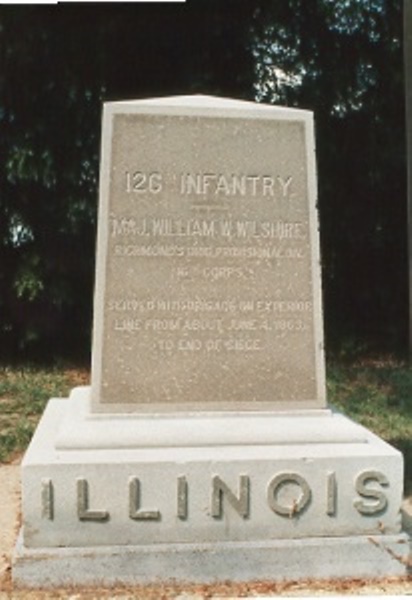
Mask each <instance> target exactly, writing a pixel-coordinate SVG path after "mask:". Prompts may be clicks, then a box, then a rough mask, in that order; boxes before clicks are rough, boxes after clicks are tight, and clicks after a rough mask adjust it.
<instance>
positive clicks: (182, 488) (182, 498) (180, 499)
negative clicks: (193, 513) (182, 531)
mask: <svg viewBox="0 0 412 600" xmlns="http://www.w3.org/2000/svg"><path fill="white" fill-rule="evenodd" d="M187 495H188V486H187V479H186V477H185V476H184V475H181V476H180V477H178V478H177V516H178V517H179V519H181V520H182V521H184V520H186V519H187Z"/></svg>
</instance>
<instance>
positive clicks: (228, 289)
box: [92, 114, 324, 411]
mask: <svg viewBox="0 0 412 600" xmlns="http://www.w3.org/2000/svg"><path fill="white" fill-rule="evenodd" d="M200 123H203V121H202V119H200V120H199V119H198V118H193V119H192V118H191V117H185V118H180V117H179V118H178V117H173V116H166V115H139V114H136V115H130V114H127V115H126V114H124V115H123V114H116V115H114V117H113V127H112V131H113V134H112V136H113V137H112V148H111V155H110V161H109V162H110V179H109V184H108V186H109V187H108V202H107V212H106V215H105V216H104V218H103V219H102V223H103V225H101V224H99V228H101V227H103V230H104V234H103V235H102V239H104V243H105V244H106V249H105V252H106V254H105V258H104V259H103V260H101V261H100V264H101V265H103V266H102V269H104V270H105V276H104V277H103V276H102V284H101V285H100V287H101V286H102V285H103V286H104V287H105V289H104V293H101V292H99V285H97V288H96V289H97V292H96V297H97V298H102V300H99V301H98V308H99V311H100V315H101V318H102V327H101V329H100V330H99V329H96V331H101V337H102V343H100V342H99V343H97V342H96V347H97V349H98V350H97V351H98V352H99V348H100V346H101V347H102V348H103V350H102V352H101V356H99V355H96V354H95V353H94V354H95V355H96V356H98V357H97V358H96V360H95V364H96V365H98V366H97V372H98V373H99V377H100V379H99V385H98V388H97V389H95V387H94V386H92V391H93V406H95V407H97V409H101V410H116V407H117V406H119V408H121V406H122V407H123V408H122V410H126V411H128V410H138V411H142V410H146V408H147V407H148V406H149V405H150V406H154V405H156V406H157V410H166V409H167V405H170V404H173V405H174V407H175V409H177V410H184V409H185V407H184V405H186V408H188V407H189V405H190V406H191V407H192V408H194V409H196V407H197V408H198V409H199V410H212V409H213V407H214V408H218V407H221V408H222V409H224V410H226V409H227V410H236V408H240V407H243V408H245V409H247V410H249V409H250V410H252V409H254V408H258V409H264V408H265V407H267V406H270V408H271V409H276V408H277V407H280V406H281V404H282V403H283V404H284V405H285V404H287V403H289V402H291V401H292V402H293V403H295V404H299V405H300V406H303V405H304V404H305V405H306V406H318V407H319V406H323V405H324V393H323V391H322V390H323V388H322V382H321V383H320V384H319V383H318V375H317V371H316V362H317V360H318V354H319V352H320V348H321V347H322V344H321V340H320V339H319V340H318V339H317V338H318V337H319V332H318V331H317V329H316V327H317V326H316V319H315V315H316V312H317V311H318V310H319V307H318V301H317V300H316V302H314V295H313V294H314V289H315V286H316V285H317V282H316V281H315V279H316V276H317V275H316V273H314V267H315V265H316V261H314V260H313V256H312V255H313V251H312V246H313V239H312V237H313V235H314V231H315V230H314V227H313V223H312V220H313V218H312V217H311V212H313V211H314V204H313V203H314V199H311V198H310V194H309V178H308V167H307V164H306V162H307V152H306V144H307V141H306V137H305V136H306V133H305V125H304V123H303V122H302V121H300V122H298V121H296V122H293V121H283V122H277V121H273V122H272V121H270V120H268V121H266V120H262V121H258V122H255V121H254V120H251V119H236V118H232V119H228V120H227V119H221V118H207V119H206V121H205V122H204V123H203V124H202V126H200ZM252 150H253V151H252ZM314 278H315V279H314ZM97 312H98V311H97ZM96 314H97V313H96ZM97 335H100V334H97ZM96 339H97V338H96ZM137 357H138V360H137V359H136V358H137ZM297 357H298V360H296V358H297ZM93 381H94V379H93ZM209 386H211V387H212V388H213V391H210V393H207V392H206V390H207V388H208V387H209Z"/></svg>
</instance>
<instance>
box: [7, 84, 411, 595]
mask: <svg viewBox="0 0 412 600" xmlns="http://www.w3.org/2000/svg"><path fill="white" fill-rule="evenodd" d="M319 260H320V259H319V241H318V223H317V213H316V175H315V147H314V135H313V117H312V113H310V112H308V111H303V110H294V109H287V108H280V107H273V106H264V105H258V104H254V103H249V102H240V101H234V100H229V99H221V98H211V97H203V96H194V97H176V98H164V99H156V100H147V101H134V102H116V103H108V104H106V105H105V107H104V120H103V140H102V159H101V179H100V207H99V224H98V242H97V269H96V288H95V308H94V336H93V359H92V383H91V387H82V388H76V389H75V390H73V392H72V394H71V396H70V398H69V399H53V400H51V401H50V402H49V404H48V406H47V409H46V411H45V414H44V415H43V418H42V420H41V422H40V425H39V427H38V429H37V431H36V434H35V436H34V438H33V440H32V443H31V445H30V447H29V449H28V451H27V454H26V456H25V458H24V461H23V466H22V472H23V475H22V488H23V506H22V513H23V525H22V531H21V534H20V538H19V540H18V543H17V546H16V553H15V561H14V569H13V576H14V579H15V581H16V583H17V584H19V585H26V586H34V587H35V586H48V585H49V586H53V585H66V584H67V585H72V584H92V585H93V584H105V585H110V584H114V583H116V582H122V583H127V584H131V583H149V582H156V581H162V582H167V581H172V580H174V581H180V582H189V581H192V582H214V581H223V580H233V581H248V580H256V579H265V580H285V579H299V578H308V577H310V578H344V577H382V576H388V575H400V574H404V573H405V564H404V563H405V556H406V555H407V552H408V544H407V543H405V542H406V536H405V535H404V534H402V533H401V531H400V512H399V511H400V505H401V500H402V480H403V463H402V456H401V454H400V453H399V452H398V451H396V450H395V449H393V448H392V447H390V446H389V445H388V444H386V443H385V442H383V441H382V440H380V439H379V438H378V437H376V436H375V435H373V434H372V433H371V432H369V431H367V430H366V429H364V428H363V427H361V426H359V425H357V424H355V423H353V422H352V421H350V420H349V419H347V418H346V417H344V416H343V415H341V414H339V413H337V412H335V411H333V410H331V409H330V408H328V407H327V404H326V396H325V373H324V356H323V334H322V308H321V284H320V266H319V264H320V263H319Z"/></svg>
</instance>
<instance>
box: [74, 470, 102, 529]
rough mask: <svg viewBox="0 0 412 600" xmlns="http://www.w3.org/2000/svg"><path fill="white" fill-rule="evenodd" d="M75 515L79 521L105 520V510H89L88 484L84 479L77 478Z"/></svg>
mask: <svg viewBox="0 0 412 600" xmlns="http://www.w3.org/2000/svg"><path fill="white" fill-rule="evenodd" d="M77 516H78V518H79V520H80V521H107V520H108V519H109V516H110V515H109V513H108V512H107V510H89V484H88V483H87V480H86V479H78V480H77Z"/></svg>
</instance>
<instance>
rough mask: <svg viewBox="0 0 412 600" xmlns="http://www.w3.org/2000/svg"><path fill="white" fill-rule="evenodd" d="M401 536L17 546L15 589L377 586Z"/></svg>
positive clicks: (388, 572)
mask: <svg viewBox="0 0 412 600" xmlns="http://www.w3.org/2000/svg"><path fill="white" fill-rule="evenodd" d="M407 548H408V544H407V538H406V536H405V535H404V534H403V535H397V536H393V535H382V536H379V537H371V536H359V535H358V536H353V537H347V538H344V539H343V540H342V539H341V538H338V537H327V538H310V539H303V540H293V539H291V540H276V539H275V540H272V541H267V542H242V543H239V542H219V543H213V544H205V543H202V542H199V543H196V544H151V545H149V546H138V547H136V546H112V547H110V548H107V547H104V546H103V547H98V546H95V547H93V546H90V547H89V548H42V549H38V550H37V549H36V550H30V551H27V549H25V548H24V546H23V545H22V542H21V539H20V540H19V541H18V544H17V555H18V557H19V560H18V563H17V564H16V565H15V568H14V576H15V579H16V582H17V584H18V585H19V586H26V587H32V588H36V587H44V586H48V587H57V586H73V585H104V586H110V585H116V584H119V583H121V584H126V585H127V584H128V585H133V584H149V583H162V584H165V583H182V584H185V583H186V584H188V583H216V582H224V581H233V582H250V581H256V580H259V579H260V580H263V581H299V580H304V579H318V580H319V579H352V578H359V579H371V578H374V579H381V578H382V577H399V576H402V575H404V574H405V562H406V559H407V554H406V552H407Z"/></svg>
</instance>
